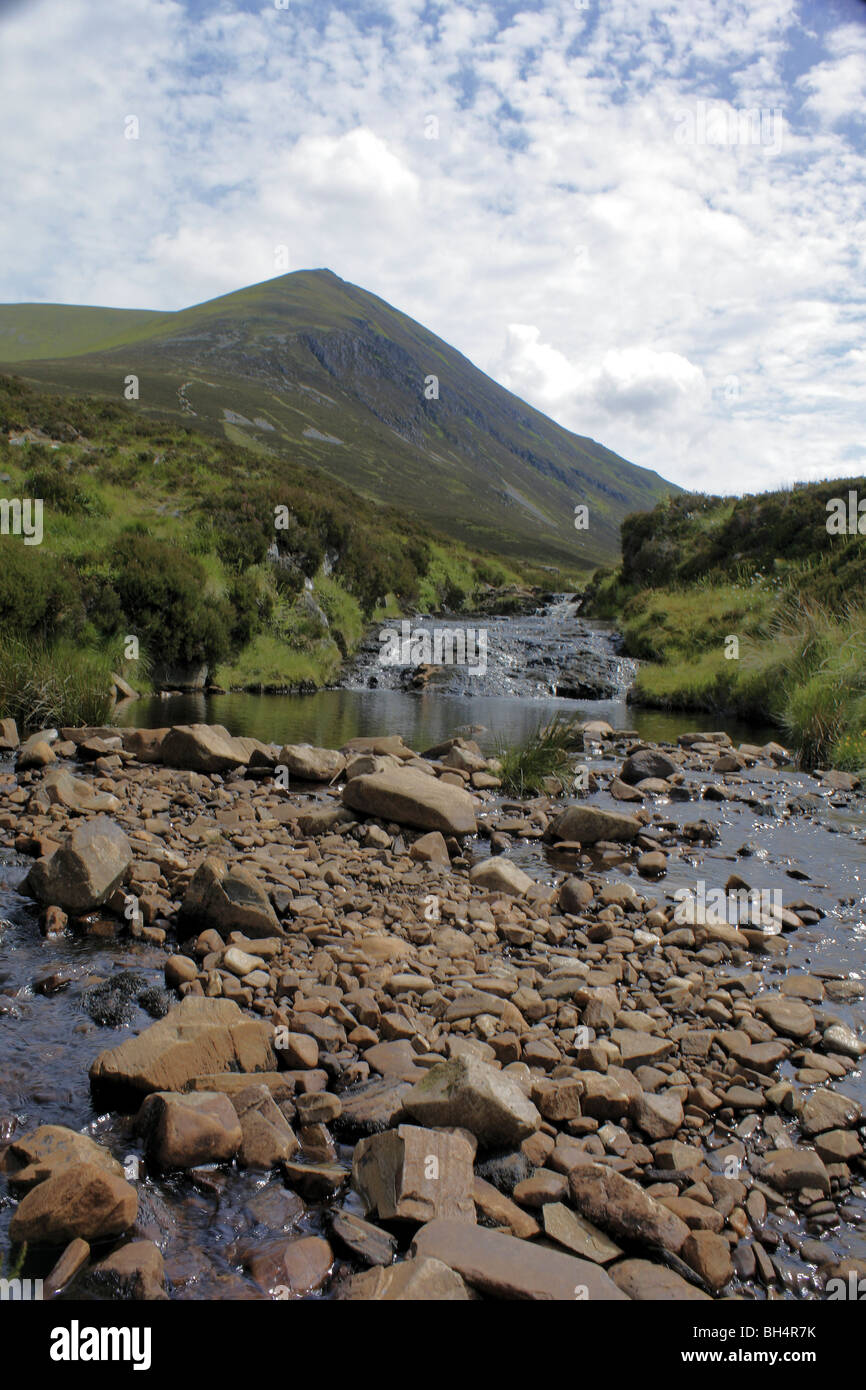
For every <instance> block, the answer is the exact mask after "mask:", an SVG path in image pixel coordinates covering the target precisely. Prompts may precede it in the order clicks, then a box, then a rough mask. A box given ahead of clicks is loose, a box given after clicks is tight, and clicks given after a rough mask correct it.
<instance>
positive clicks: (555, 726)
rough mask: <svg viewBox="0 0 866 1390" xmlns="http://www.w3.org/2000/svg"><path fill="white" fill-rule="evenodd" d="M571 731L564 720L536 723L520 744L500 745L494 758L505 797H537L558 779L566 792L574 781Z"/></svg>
mask: <svg viewBox="0 0 866 1390" xmlns="http://www.w3.org/2000/svg"><path fill="white" fill-rule="evenodd" d="M574 747H575V734H574V729H573V728H572V726H571V725H570V724H569V723H567V722H566V721H564V720H561V719H554V721H553V723H552V724H547V725H543V724H539V726H538V728H536V729H535V730H533V732H532V733H531V734H529V735H528V737H526V738H525V739H524V740H523V742H522V743H518V744H515V745H513V746H511V747H508V746H506V745H504V744H500V745H499V746H498V747H497V750H496V757H497V760H498V762H499V765H500V769H501V770H500V772H499V777H500V779H501V782H502V789H503V791H504V792H505V793H506V794H507V795H509V796H517V797H525V796H537V795H538V794H539V793H541V792H546V791H549V790H550V784H551V782H558V783H559V787H560V790H561V791H566V790H567V789H568V788H570V787H571V785H572V783H573V781H574Z"/></svg>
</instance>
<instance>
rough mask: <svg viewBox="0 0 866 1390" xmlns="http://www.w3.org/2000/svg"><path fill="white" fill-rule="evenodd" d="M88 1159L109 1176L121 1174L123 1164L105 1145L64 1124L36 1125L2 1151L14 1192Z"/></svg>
mask: <svg viewBox="0 0 866 1390" xmlns="http://www.w3.org/2000/svg"><path fill="white" fill-rule="evenodd" d="M81 1163H89V1164H92V1165H93V1166H94V1167H97V1168H101V1169H102V1170H103V1171H104V1172H106V1173H109V1174H111V1175H112V1176H113V1177H116V1178H122V1177H123V1175H124V1174H123V1167H122V1165H121V1164H120V1163H118V1162H117V1159H115V1158H112V1156H111V1154H110V1153H109V1151H108V1149H106V1148H103V1146H102V1145H101V1144H97V1143H95V1142H94V1140H93V1139H91V1138H89V1136H88V1135H86V1134H77V1133H76V1131H75V1130H73V1129H67V1128H66V1127H65V1126H64V1125H40V1126H39V1128H38V1129H35V1130H33V1131H32V1132H31V1133H29V1134H22V1135H20V1136H19V1137H18V1138H16V1139H13V1140H12V1143H11V1144H10V1145H9V1149H8V1152H7V1155H6V1170H7V1173H8V1175H9V1186H10V1187H11V1188H12V1189H13V1190H14V1191H16V1192H26V1191H29V1189H30V1188H31V1187H35V1186H36V1184H37V1183H40V1182H44V1180H45V1179H46V1178H49V1177H52V1176H54V1175H55V1174H56V1173H59V1172H61V1171H62V1170H63V1169H66V1168H75V1167H77V1166H78V1164H81Z"/></svg>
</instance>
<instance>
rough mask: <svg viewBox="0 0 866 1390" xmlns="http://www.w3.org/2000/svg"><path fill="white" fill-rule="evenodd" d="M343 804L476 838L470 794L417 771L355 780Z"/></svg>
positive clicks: (418, 826)
mask: <svg viewBox="0 0 866 1390" xmlns="http://www.w3.org/2000/svg"><path fill="white" fill-rule="evenodd" d="M343 804H344V806H349V807H351V808H352V809H353V810H355V811H363V812H365V813H366V814H367V815H371V816H379V817H380V818H381V819H383V820H389V821H396V822H397V824H398V825H410V826H414V827H415V828H416V829H418V830H441V832H442V834H443V835H474V834H475V830H476V824H475V808H474V805H473V802H472V798H471V796H470V795H469V793H468V792H465V791H463V790H462V789H461V788H460V787H453V786H450V785H449V784H448V783H447V782H443V781H441V780H440V779H439V778H438V777H429V776H428V775H427V774H426V773H423V772H417V771H415V769H414V768H399V769H394V770H389V771H386V772H374V773H371V774H370V775H368V776H366V777H354V778H353V779H352V781H351V782H347V783H346V785H345V787H344V788H343Z"/></svg>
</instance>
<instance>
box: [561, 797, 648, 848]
mask: <svg viewBox="0 0 866 1390" xmlns="http://www.w3.org/2000/svg"><path fill="white" fill-rule="evenodd" d="M640 829H641V823H640V821H639V820H635V818H634V816H624V815H623V814H622V813H621V812H619V811H603V810H602V809H601V808H600V807H599V806H569V807H568V808H567V810H565V811H562V812H561V813H560V814H559V815H558V816H557V817H556V819H555V820H554V821H553V822H552V824H551V825H550V828H549V829H548V830H547V832H546V838H547V839H553V840H576V841H577V842H578V843H579V844H581V845H594V844H595V843H596V841H597V840H613V841H619V840H634V839H635V838H636V836H637V835H638V833H639V831H640Z"/></svg>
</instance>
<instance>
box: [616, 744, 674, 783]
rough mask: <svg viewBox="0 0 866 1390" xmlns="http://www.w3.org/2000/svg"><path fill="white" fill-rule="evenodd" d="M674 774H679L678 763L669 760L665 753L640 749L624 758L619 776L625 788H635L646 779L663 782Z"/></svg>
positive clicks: (652, 749)
mask: <svg viewBox="0 0 866 1390" xmlns="http://www.w3.org/2000/svg"><path fill="white" fill-rule="evenodd" d="M675 772H679V763H676V762H674V760H673V758H669V757H668V755H667V753H662V752H661V751H660V750H659V749H658V748H641V749H640V750H639V752H637V753H632V754H631V756H630V757H628V758H626V760H625V762H624V763H623V765H622V770H621V772H620V774H619V775H620V778H621V779H622V781H623V782H625V784H626V786H628V787H635V786H637V784H638V782H643V781H644V780H645V779H646V778H648V777H657V778H659V779H660V780H661V781H664V780H666V779H667V778H668V777H671V776H672V775H673V774H674V773H675Z"/></svg>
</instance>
